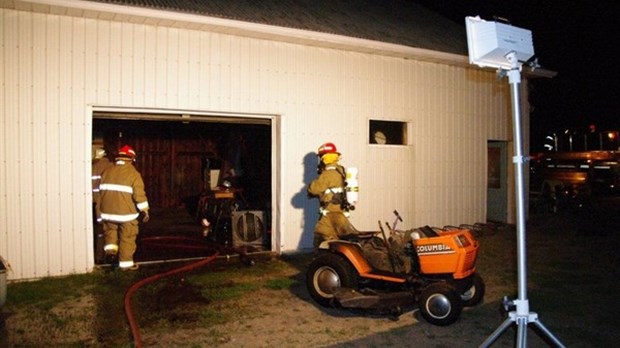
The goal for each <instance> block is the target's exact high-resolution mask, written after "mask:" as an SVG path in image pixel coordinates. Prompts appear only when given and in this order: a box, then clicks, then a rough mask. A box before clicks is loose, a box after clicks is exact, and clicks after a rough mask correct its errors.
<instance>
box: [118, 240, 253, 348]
mask: <svg viewBox="0 0 620 348" xmlns="http://www.w3.org/2000/svg"><path fill="white" fill-rule="evenodd" d="M162 240H172V241H181V240H184V241H190V242H192V243H194V244H192V245H182V244H175V245H173V246H175V247H183V248H189V249H201V250H205V251H209V252H212V254H211V255H210V256H208V257H206V258H204V259H201V260H199V261H197V262H193V263H190V264H187V265H184V266H181V267H178V268H174V269H171V270H169V271H166V272H163V273H158V274H155V275H153V276H150V277H148V278H145V279H142V280H140V281H138V282H136V283H134V284H133V285H132V286H131V287H130V288H129V289H128V290H127V292H126V293H125V298H124V305H125V315H126V316H127V320H128V322H129V326H130V329H131V334H132V336H133V339H134V346H135V347H137V348H141V347H142V338H141V336H140V330H139V327H138V324H137V323H136V320H135V317H134V313H133V310H132V308H131V298H132V296H133V294H134V293H136V291H138V289H140V288H141V287H142V286H144V285H146V284H150V283H152V282H154V281H156V280H158V279H162V278H165V277H169V276H172V275H175V274H178V273H183V272H189V271H191V270H193V269H196V268H200V267H202V266H205V265H207V264H208V263H210V262H212V261H214V260H215V259H216V258H217V257H218V255H220V252H221V250H220V249H222V248H224V251H226V252H229V251H233V252H235V253H237V254H239V257H240V258H241V260H242V261H243V262H244V263H245V264H246V265H254V260H253V259H251V258H249V257H248V256H247V254H245V253H244V252H241V251H239V250H236V249H233V248H225V247H221V246H216V245H208V244H204V242H203V241H202V240H199V239H194V238H186V237H151V238H144V239H142V242H147V243H149V242H150V241H162ZM196 242H198V243H200V244H202V245H198V246H197V245H195V243H196ZM166 245H167V246H168V247H170V245H168V244H166Z"/></svg>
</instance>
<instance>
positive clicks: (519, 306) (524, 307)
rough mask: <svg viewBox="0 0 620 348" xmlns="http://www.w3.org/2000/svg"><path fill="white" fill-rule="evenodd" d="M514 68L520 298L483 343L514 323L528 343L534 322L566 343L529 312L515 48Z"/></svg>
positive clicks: (519, 341)
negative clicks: (530, 325) (530, 327)
mask: <svg viewBox="0 0 620 348" xmlns="http://www.w3.org/2000/svg"><path fill="white" fill-rule="evenodd" d="M506 59H508V61H509V63H510V65H511V68H510V70H509V71H508V79H509V83H510V86H511V96H512V118H513V127H514V129H513V132H514V150H515V156H514V157H513V163H514V164H515V172H516V175H515V181H516V190H517V192H516V195H517V197H516V199H517V267H518V287H519V292H518V299H516V300H512V301H508V302H507V303H505V305H510V306H514V307H515V308H516V309H515V310H514V311H511V312H509V313H508V318H506V320H505V321H504V322H503V323H502V324H501V325H500V326H499V327H498V328H497V329H496V330H495V331H494V332H493V333H492V334H491V335H490V336H489V337H488V338H487V339H486V340H485V341H484V342H482V344H481V345H480V347H485V348H486V347H489V346H491V344H493V342H495V340H497V339H498V338H499V336H501V335H502V333H503V332H504V331H506V330H507V329H508V328H509V327H510V326H511V325H512V324H513V323H515V324H516V325H517V326H518V327H517V344H516V346H517V347H519V348H525V347H527V325H528V324H530V323H532V324H534V325H535V326H536V327H537V328H538V329H539V330H540V331H541V332H542V333H543V334H544V335H545V336H546V337H547V338H548V339H549V340H550V341H551V342H553V343H554V344H555V345H556V346H557V347H564V345H563V344H562V342H560V341H559V340H558V339H557V338H556V337H555V336H554V335H553V334H552V333H551V331H549V330H548V329H547V328H546V327H545V326H544V325H543V324H542V323H541V322H540V320H539V319H538V314H536V313H534V312H530V308H529V307H530V306H529V301H528V299H527V271H526V253H525V249H526V247H525V210H524V208H525V189H524V167H525V163H526V162H527V160H528V158H527V157H526V156H523V145H522V131H521V110H520V102H519V101H520V98H519V85H520V84H521V71H520V63H519V61H518V59H517V56H516V54H515V52H512V51H511V52H508V53H507V54H506Z"/></svg>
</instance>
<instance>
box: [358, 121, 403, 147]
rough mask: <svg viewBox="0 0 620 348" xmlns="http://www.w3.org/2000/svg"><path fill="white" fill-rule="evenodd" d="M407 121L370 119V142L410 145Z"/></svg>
mask: <svg viewBox="0 0 620 348" xmlns="http://www.w3.org/2000/svg"><path fill="white" fill-rule="evenodd" d="M407 126H408V124H407V122H399V121H378V120H370V127H369V137H368V143H369V144H380V145H384V144H385V145H408V144H409V139H407V128H408V127H407Z"/></svg>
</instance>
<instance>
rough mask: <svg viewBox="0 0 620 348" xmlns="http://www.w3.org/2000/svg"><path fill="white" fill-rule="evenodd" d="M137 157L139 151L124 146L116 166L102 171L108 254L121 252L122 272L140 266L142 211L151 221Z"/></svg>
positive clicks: (103, 209) (102, 198)
mask: <svg viewBox="0 0 620 348" xmlns="http://www.w3.org/2000/svg"><path fill="white" fill-rule="evenodd" d="M135 159H136V152H135V151H134V149H133V148H132V147H131V146H128V145H125V146H123V147H121V148H120V150H119V151H118V154H117V156H116V158H115V163H114V166H112V167H110V168H108V169H107V170H106V171H104V172H103V174H102V176H101V184H100V185H99V197H98V199H99V202H100V204H99V205H100V210H101V218H102V220H103V229H104V231H105V246H104V250H105V252H106V255H107V256H111V257H114V256H116V255H118V267H119V268H120V269H121V270H123V271H126V270H136V269H138V265H137V264H136V263H134V261H133V255H134V253H135V251H136V237H137V235H138V217H139V216H140V213H142V214H143V217H142V222H144V223H146V222H148V221H149V203H148V200H147V197H146V192H145V190H144V181H143V180H142V176H141V175H140V173H139V172H138V171H137V170H136V168H135V167H134V166H133V162H134V161H135Z"/></svg>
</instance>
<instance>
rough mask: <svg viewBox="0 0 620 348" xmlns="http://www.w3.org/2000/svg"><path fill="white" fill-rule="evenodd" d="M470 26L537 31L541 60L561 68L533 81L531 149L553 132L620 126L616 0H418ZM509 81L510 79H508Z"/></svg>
mask: <svg viewBox="0 0 620 348" xmlns="http://www.w3.org/2000/svg"><path fill="white" fill-rule="evenodd" d="M414 1H415V2H418V3H421V4H423V5H425V6H426V7H428V8H430V9H432V10H434V11H436V12H438V13H441V14H443V15H445V16H446V17H448V18H450V19H452V20H453V21H455V22H457V23H459V24H461V25H463V26H465V17H466V16H480V17H481V18H482V19H484V20H487V21H491V20H493V18H494V16H498V17H502V18H506V19H508V20H509V21H510V22H511V24H512V25H514V26H517V27H520V28H524V29H528V30H531V31H532V37H533V41H534V52H535V55H536V57H538V63H539V64H540V65H541V66H542V67H543V68H545V69H548V70H552V71H556V72H557V73H558V74H557V76H556V77H555V78H553V79H536V80H533V81H532V83H531V86H532V89H531V91H530V103H531V105H532V113H531V115H530V117H531V129H530V132H531V137H532V139H531V147H532V151H538V150H540V147H541V145H542V138H544V136H545V135H546V134H549V133H550V132H561V131H564V130H566V129H569V130H571V131H585V130H586V129H587V128H588V126H589V125H591V124H594V125H596V129H597V130H601V131H602V130H618V129H620V92H619V91H620V87H618V86H619V84H618V79H620V67H619V65H620V54H618V53H617V52H618V51H620V49H618V47H617V46H618V44H619V43H620V23H619V21H618V18H619V17H620V5H619V4H618V3H616V2H614V1H586V0H577V1H550V0H549V1H543V0H539V1H534V0H529V1H527V0H513V1H505V0H504V1H499V0H486V1H485V0H414ZM506 83H508V82H507V81H506Z"/></svg>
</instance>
